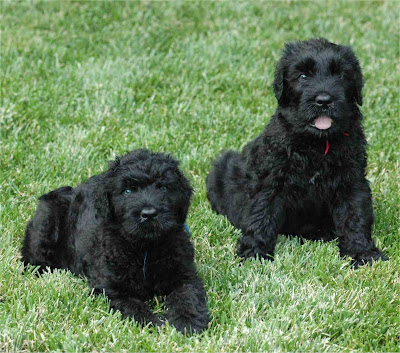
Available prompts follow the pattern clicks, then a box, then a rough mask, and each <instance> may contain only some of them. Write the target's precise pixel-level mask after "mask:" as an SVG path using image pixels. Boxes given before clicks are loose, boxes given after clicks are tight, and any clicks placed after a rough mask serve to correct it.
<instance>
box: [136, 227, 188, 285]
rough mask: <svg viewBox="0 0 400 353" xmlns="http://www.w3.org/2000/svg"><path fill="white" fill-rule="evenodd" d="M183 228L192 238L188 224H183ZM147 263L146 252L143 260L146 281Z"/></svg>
mask: <svg viewBox="0 0 400 353" xmlns="http://www.w3.org/2000/svg"><path fill="white" fill-rule="evenodd" d="M183 228H184V229H185V230H186V232H187V233H188V234H189V237H191V236H192V233H191V232H190V229H189V227H188V226H187V225H186V223H184V224H183ZM146 261H147V251H145V252H144V258H143V278H144V279H146Z"/></svg>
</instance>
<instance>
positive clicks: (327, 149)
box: [324, 132, 349, 155]
mask: <svg viewBox="0 0 400 353" xmlns="http://www.w3.org/2000/svg"><path fill="white" fill-rule="evenodd" d="M343 135H344V136H349V133H348V132H344V133H343ZM328 152H329V140H326V147H325V153H324V155H327V154H328Z"/></svg>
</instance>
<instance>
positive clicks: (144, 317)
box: [108, 295, 162, 326]
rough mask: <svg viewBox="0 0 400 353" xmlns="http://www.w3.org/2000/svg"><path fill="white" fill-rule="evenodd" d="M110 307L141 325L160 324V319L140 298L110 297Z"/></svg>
mask: <svg viewBox="0 0 400 353" xmlns="http://www.w3.org/2000/svg"><path fill="white" fill-rule="evenodd" d="M108 297H109V298H110V300H111V301H110V307H111V308H112V309H116V310H119V311H120V312H121V314H122V317H123V318H124V319H125V318H128V317H130V318H133V319H135V320H136V321H137V322H139V323H140V324H142V325H146V324H149V323H151V324H153V325H157V326H161V325H162V321H161V320H160V319H159V318H158V317H157V316H156V315H154V314H153V313H152V312H151V311H150V310H149V308H148V307H147V305H146V303H145V302H143V301H142V300H140V299H137V298H133V297H110V296H109V295H108Z"/></svg>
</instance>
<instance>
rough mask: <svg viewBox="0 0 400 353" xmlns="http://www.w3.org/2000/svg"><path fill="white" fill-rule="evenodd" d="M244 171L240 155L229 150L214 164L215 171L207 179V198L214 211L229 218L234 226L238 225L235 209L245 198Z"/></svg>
mask: <svg viewBox="0 0 400 353" xmlns="http://www.w3.org/2000/svg"><path fill="white" fill-rule="evenodd" d="M243 169H244V168H243V160H242V158H241V155H240V153H238V152H236V151H232V150H229V151H226V152H224V153H223V154H222V155H221V156H220V157H219V158H218V159H217V160H216V161H215V162H214V163H213V169H212V171H211V172H210V174H209V175H208V177H207V197H208V199H209V201H210V203H211V206H212V208H213V210H214V211H215V212H217V213H220V214H223V215H226V216H228V217H229V218H230V219H231V221H232V223H234V224H235V223H238V222H235V219H236V217H235V214H236V215H237V212H235V209H236V208H237V207H238V206H239V205H238V202H239V201H240V200H238V197H239V198H241V197H243V192H242V191H243V187H244V183H243V181H244V178H245V176H244V174H243ZM240 203H241V201H240V202H239V204H240ZM232 212H233V213H234V214H232Z"/></svg>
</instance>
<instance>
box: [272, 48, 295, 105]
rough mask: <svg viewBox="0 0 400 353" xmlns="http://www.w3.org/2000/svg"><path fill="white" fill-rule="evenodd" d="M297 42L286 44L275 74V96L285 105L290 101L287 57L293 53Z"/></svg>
mask: <svg viewBox="0 0 400 353" xmlns="http://www.w3.org/2000/svg"><path fill="white" fill-rule="evenodd" d="M296 45H297V44H296V43H293V42H289V43H286V44H285V49H284V50H283V55H282V58H281V59H280V60H279V61H278V64H277V65H276V68H275V75H274V92H275V97H276V99H277V100H278V102H279V104H280V105H285V104H287V103H288V102H289V96H288V90H287V82H286V71H287V65H286V62H287V59H286V58H287V57H288V56H290V55H293V53H294V51H295V49H296Z"/></svg>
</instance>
